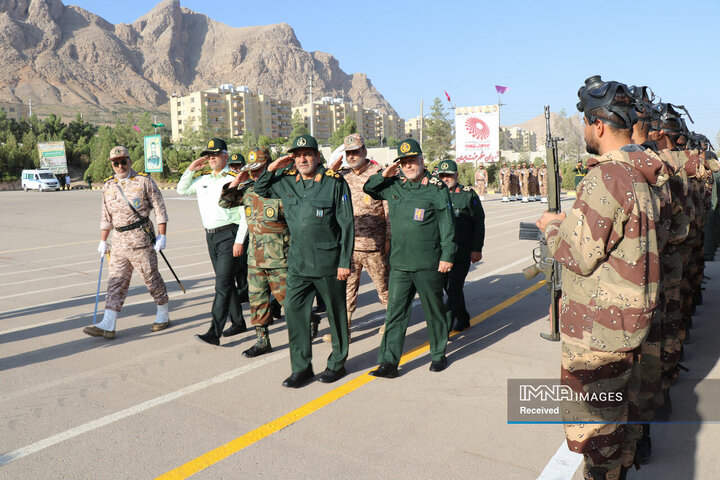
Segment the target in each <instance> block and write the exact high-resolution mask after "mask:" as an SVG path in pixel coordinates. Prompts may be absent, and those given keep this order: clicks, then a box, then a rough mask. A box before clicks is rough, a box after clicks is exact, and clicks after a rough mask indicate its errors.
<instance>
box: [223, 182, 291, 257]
mask: <svg viewBox="0 0 720 480" xmlns="http://www.w3.org/2000/svg"><path fill="white" fill-rule="evenodd" d="M218 205H220V206H221V207H223V208H234V207H237V206H240V205H243V206H244V207H245V219H246V220H247V225H248V232H249V237H250V238H249V242H248V265H249V266H251V267H254V268H287V255H288V249H289V248H290V230H288V226H287V223H286V222H285V212H284V211H283V206H282V202H281V201H280V200H277V199H274V198H264V197H261V196H260V195H258V194H257V193H255V188H254V185H253V183H250V184H247V185H245V186H244V187H241V188H238V187H233V188H229V184H228V185H225V186H223V189H222V193H221V194H220V201H219V202H218Z"/></svg>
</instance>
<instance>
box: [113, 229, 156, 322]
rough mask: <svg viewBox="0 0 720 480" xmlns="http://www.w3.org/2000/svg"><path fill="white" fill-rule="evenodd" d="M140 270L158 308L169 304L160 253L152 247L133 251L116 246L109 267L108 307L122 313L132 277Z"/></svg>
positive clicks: (133, 249)
mask: <svg viewBox="0 0 720 480" xmlns="http://www.w3.org/2000/svg"><path fill="white" fill-rule="evenodd" d="M133 270H137V271H138V272H139V273H140V276H141V277H142V279H143V282H145V286H146V287H147V289H148V291H149V292H150V295H152V297H153V299H154V300H155V303H156V304H157V305H165V304H166V303H167V302H168V295H167V288H166V287H165V282H164V281H163V279H162V277H161V276H160V272H159V271H158V261H157V253H156V252H155V250H153V248H152V247H149V246H148V247H142V248H130V247H125V246H124V245H122V244H117V243H116V244H114V245H113V248H112V249H111V250H110V262H109V264H108V286H107V293H106V294H105V308H106V309H107V310H114V311H116V312H119V311H120V310H122V306H123V303H125V298H126V297H127V293H128V288H129V287H130V278H131V277H132V273H133Z"/></svg>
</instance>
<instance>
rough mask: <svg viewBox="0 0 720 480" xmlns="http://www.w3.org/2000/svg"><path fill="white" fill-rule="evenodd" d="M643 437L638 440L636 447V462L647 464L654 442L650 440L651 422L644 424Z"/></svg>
mask: <svg viewBox="0 0 720 480" xmlns="http://www.w3.org/2000/svg"><path fill="white" fill-rule="evenodd" d="M642 432H643V433H642V437H640V439H639V440H638V441H637V446H636V447H635V462H636V463H638V464H640V465H647V464H648V462H649V461H650V454H651V453H652V442H651V441H650V424H649V423H643V424H642Z"/></svg>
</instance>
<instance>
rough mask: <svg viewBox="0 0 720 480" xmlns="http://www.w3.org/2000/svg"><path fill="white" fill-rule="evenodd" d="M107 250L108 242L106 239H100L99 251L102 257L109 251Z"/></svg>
mask: <svg viewBox="0 0 720 480" xmlns="http://www.w3.org/2000/svg"><path fill="white" fill-rule="evenodd" d="M107 251H108V248H107V242H106V241H105V240H100V243H99V244H98V252H99V253H100V258H102V257H103V256H104V255H105V254H106V253H107Z"/></svg>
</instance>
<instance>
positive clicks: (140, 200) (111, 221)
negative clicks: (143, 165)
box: [100, 169, 168, 248]
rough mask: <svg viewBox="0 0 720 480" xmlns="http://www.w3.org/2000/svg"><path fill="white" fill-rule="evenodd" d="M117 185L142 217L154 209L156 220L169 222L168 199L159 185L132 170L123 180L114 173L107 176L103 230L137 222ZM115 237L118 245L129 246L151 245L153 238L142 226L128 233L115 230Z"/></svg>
mask: <svg viewBox="0 0 720 480" xmlns="http://www.w3.org/2000/svg"><path fill="white" fill-rule="evenodd" d="M118 186H119V187H121V188H122V190H123V192H124V193H125V197H127V199H128V201H129V202H130V203H131V204H132V206H133V208H135V210H137V211H138V213H139V214H140V215H141V216H143V217H147V216H149V215H150V212H151V211H152V210H154V211H155V221H157V223H167V221H168V216H167V211H166V210H165V202H164V201H163V197H162V194H161V193H160V190H159V189H158V187H157V185H156V184H155V182H154V181H153V179H152V178H150V177H149V176H148V174H147V173H138V172H136V171H135V170H132V169H131V170H130V175H129V176H128V177H127V178H126V179H125V180H124V181H122V180H118V179H117V178H116V177H115V176H112V177H108V178H106V179H105V184H104V185H103V193H102V213H101V220H100V229H101V230H112V229H113V228H117V227H125V226H127V225H130V224H132V223H135V222H137V221H138V217H137V215H135V212H133V211H132V209H131V208H130V206H129V205H128V202H126V201H125V199H124V198H123V196H122V194H121V193H120V190H119V189H118ZM150 228H151V229H152V224H150ZM112 239H113V242H115V243H116V244H122V245H125V246H128V247H130V248H140V247H149V246H151V243H150V238H149V237H148V235H147V234H146V233H145V232H144V231H143V229H142V228H136V229H134V230H128V231H126V232H118V231H117V230H116V231H115V232H114V233H113V235H112ZM118 246H119V245H118Z"/></svg>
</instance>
